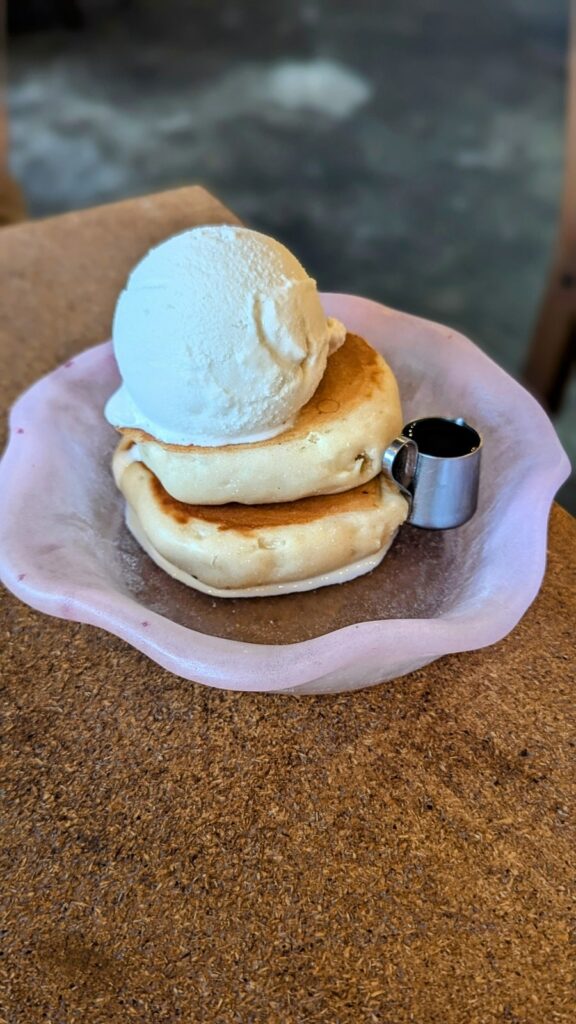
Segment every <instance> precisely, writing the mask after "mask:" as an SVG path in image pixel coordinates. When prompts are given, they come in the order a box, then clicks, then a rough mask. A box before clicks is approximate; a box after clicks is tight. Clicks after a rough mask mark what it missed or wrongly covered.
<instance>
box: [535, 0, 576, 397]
mask: <svg viewBox="0 0 576 1024" xmlns="http://www.w3.org/2000/svg"><path fill="white" fill-rule="evenodd" d="M570 13H571V19H570V20H571V31H570V46H569V57H568V95H567V110H566V155H565V170H564V190H563V197H562V206H561V213H560V224H559V228H558V237H557V242H556V251H555V254H554V259H553V263H552V270H551V273H550V277H549V279H548V284H547V286H546V290H545V292H544V297H543V299H542V302H541V305H540V310H539V313H538V317H537V320H536V325H535V328H534V334H533V337H532V342H531V346H530V350H529V353H528V359H527V362H526V367H525V369H524V374H523V377H524V382H525V383H526V386H527V387H528V388H529V390H530V391H532V393H533V394H534V395H535V396H536V398H538V400H539V401H540V402H542V404H543V405H544V406H545V407H546V408H547V409H548V410H549V411H550V412H557V411H558V409H559V408H560V405H561V402H562V398H563V395H564V392H565V389H566V385H567V383H568V379H569V375H570V370H571V367H572V364H573V362H574V360H575V358H576V0H571V4H570Z"/></svg>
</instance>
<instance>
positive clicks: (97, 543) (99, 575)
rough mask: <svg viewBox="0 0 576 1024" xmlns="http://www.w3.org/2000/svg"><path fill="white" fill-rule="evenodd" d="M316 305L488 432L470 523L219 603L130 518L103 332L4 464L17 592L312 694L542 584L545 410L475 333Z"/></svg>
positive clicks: (179, 663) (491, 639)
mask: <svg viewBox="0 0 576 1024" xmlns="http://www.w3.org/2000/svg"><path fill="white" fill-rule="evenodd" d="M323 301H324V304H325V307H326V310H327V312H328V313H329V314H330V315H333V316H337V317H339V318H340V319H341V320H343V321H344V322H345V323H346V325H347V326H348V328H349V329H350V330H352V331H354V332H356V333H357V334H361V335H363V336H364V337H365V338H366V339H367V340H368V341H370V342H371V343H372V344H373V345H374V346H375V348H377V349H379V350H380V351H381V352H382V353H383V354H384V356H385V357H386V359H387V360H388V361H389V363H390V364H391V366H392V368H393V370H394V371H395V373H396V375H397V377H398V380H399V383H400V390H401V393H402V397H403V405H404V413H405V419H406V420H409V419H412V418H415V417H419V416H428V415H442V416H453V417H455V416H464V417H465V418H466V419H467V420H468V422H470V423H472V424H473V425H474V426H475V427H476V428H477V429H478V430H479V431H480V432H481V433H482V434H483V436H484V454H483V467H482V477H481V485H480V503H479V509H478V512H477V514H476V516H475V517H474V519H472V520H471V521H470V522H469V523H467V524H466V526H463V527H461V528H460V529H458V530H454V531H447V532H443V533H432V532H428V531H423V530H417V529H415V528H413V527H404V528H403V529H402V531H401V533H400V535H399V537H398V539H397V541H396V543H395V544H394V546H393V548H392V550H391V551H390V553H389V555H388V556H387V557H386V558H385V560H384V562H383V563H382V564H381V566H380V567H379V568H378V569H376V570H374V572H372V573H370V574H369V575H368V576H364V577H361V578H359V579H357V580H353V581H352V582H350V583H346V584H342V585H340V586H333V587H327V588H324V589H321V590H316V591H311V592H309V593H305V594H294V595H287V596H283V597H275V598H253V599H245V598H244V599H238V600H217V599H213V598H210V597H206V596H205V595H203V594H200V593H198V592H196V591H193V590H189V589H188V588H187V587H185V586H184V585H183V584H180V583H177V582H176V581H175V580H173V579H171V578H170V577H168V576H167V575H166V574H165V573H163V572H162V571H161V570H160V569H158V568H157V567H156V566H155V565H154V564H153V563H152V562H151V561H150V559H149V558H148V557H147V556H146V555H145V554H144V553H143V552H142V551H141V550H140V549H139V547H138V546H137V544H136V542H135V541H134V540H133V539H132V537H131V536H130V535H129V534H128V532H127V530H126V528H125V526H124V522H123V505H122V499H121V497H120V495H119V494H118V493H117V491H116V489H115V487H114V484H113V481H112V478H111V475H110V470H109V464H110V456H111V453H112V450H113V448H114V445H115V439H116V434H115V432H114V431H113V430H112V428H111V427H109V426H108V424H107V423H106V422H105V421H104V419H103V417H102V407H103V405H104V402H105V400H106V398H107V397H108V396H109V395H110V394H111V392H112V391H113V390H114V389H115V388H116V387H117V384H118V373H117V369H116V364H115V361H114V357H113V354H112V348H111V345H110V343H109V342H106V343H104V344H103V345H99V346H97V347H96V348H93V349H90V350H89V351H87V352H84V353H82V354H81V355H79V356H77V357H76V358H75V359H73V360H70V361H69V362H68V363H66V365H64V366H61V367H60V368H59V369H57V370H55V371H54V372H53V373H51V374H49V375H48V376H47V377H45V378H43V379H42V380H40V381H39V382H38V383H37V384H35V385H34V386H33V387H32V388H30V389H29V390H28V391H27V392H26V393H25V394H24V395H22V397H21V398H20V399H19V400H18V401H17V402H16V404H15V406H14V408H13V410H12V413H11V417H10V428H11V430H10V441H9V444H8V448H7V450H6V453H5V455H4V458H3V460H2V462H1V463H0V578H1V579H2V580H3V582H4V583H5V585H6V586H7V587H8V588H9V589H10V590H11V591H12V592H13V593H14V594H16V595H17V596H18V597H19V598H20V599H21V600H22V601H25V602H27V603H28V604H29V605H31V606H32V607H33V608H37V609H39V610H40V611H44V612H47V613H49V614H51V615H56V616H60V617H61V618H65V619H73V620H77V621H79V622H86V623H91V624H92V625H95V626H99V627H100V628H102V629H107V630H109V631H110V632H111V633H115V634H116V635H117V636H119V637H122V638H123V639H124V640H126V641H127V642H128V643H130V644H132V645H133V646H134V647H136V648H138V649H139V650H140V651H143V652H144V654H146V655H148V656H149V657H150V658H152V659H154V660H155V661H157V662H158V663H159V664H160V665H163V666H164V667H165V668H166V669H168V670H169V671H171V672H175V673H177V674H178V675H181V676H184V677H185V678H186V679H193V680H196V681H198V682H201V683H206V684H208V685H211V686H218V687H226V688H229V689H236V690H267V691H279V690H283V691H286V692H297V693H318V692H335V691H339V690H347V689H355V688H358V687H362V686H367V685H369V684H372V683H377V682H379V681H382V680H384V679H391V678H394V677H396V676H400V675H403V674H404V673H406V672H410V671H412V670H413V669H416V668H419V667H420V666H422V665H425V664H426V663H428V662H430V661H432V660H434V659H435V658H439V657H441V656H442V655H444V654H448V653H451V652H454V651H465V650H473V649H475V648H478V647H484V646H487V645H488V644H492V643H495V641H497V640H499V639H501V638H502V637H503V636H505V635H506V634H507V633H508V632H509V631H510V630H511V629H513V627H514V626H515V625H516V623H517V622H518V620H519V619H520V618H521V616H522V615H523V614H524V612H525V611H526V609H527V608H528V606H529V605H530V603H531V602H532V601H533V599H534V597H535V596H536V594H537V592H538V589H539V587H540V584H541V581H542V577H543V574H544V568H545V557H546V535H547V521H548V515H549V512H550V507H551V504H552V501H553V498H554V495H555V493H556V491H557V489H558V487H559V486H560V485H561V484H562V482H563V481H564V479H565V478H566V476H567V475H568V472H569V464H568V460H567V458H566V455H565V454H564V452H563V450H562V447H561V445H560V442H559V441H558V438H557V436H556V433H555V431H554V428H553V427H552V424H551V423H550V421H549V420H548V418H547V416H546V415H545V413H544V412H543V410H542V409H541V407H540V406H539V405H538V404H537V403H536V402H535V401H534V399H533V398H531V397H530V395H528V394H527V392H526V391H524V389H523V388H521V387H520V386H519V385H518V384H516V383H515V382H514V381H513V380H512V379H511V378H510V377H509V376H508V375H507V374H506V373H504V371H503V370H501V369H500V368H499V367H498V366H496V365H495V363H493V362H492V361H491V360H490V359H489V358H488V357H487V356H485V355H484V354H483V353H482V352H481V351H480V350H479V349H478V348H476V346H475V345H473V344H472V342H470V341H468V340H467V339H466V338H464V337H462V336H461V335H459V334H457V333H456V332H455V331H452V330H450V329H449V328H446V327H442V326H440V325H438V324H433V323H430V322H428V321H425V320H420V319H418V318H416V317H413V316H408V315H407V314H405V313H398V312H395V311H393V310H390V309H387V308H385V307H383V306H381V305H378V304H377V303H374V302H370V301H368V300H367V299H361V298H354V297H352V296H346V295H325V296H324V297H323Z"/></svg>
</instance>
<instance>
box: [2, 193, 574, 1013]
mask: <svg viewBox="0 0 576 1024" xmlns="http://www.w3.org/2000/svg"><path fill="white" fill-rule="evenodd" d="M227 216H229V215H227V213H226V211H223V209H222V207H220V206H219V205H218V204H217V203H216V201H215V200H212V199H211V198H210V197H209V196H207V194H206V193H205V192H203V191H202V190H199V189H182V190H179V191H174V192H170V193H165V194H162V195H158V196H151V197H147V198H144V199H135V200H130V201H128V202H125V203H121V204H118V205H115V206H108V207H102V208H100V209H94V210H88V211H85V212H80V213H74V214H70V215H66V216H63V217H58V218H55V219H54V220H51V221H45V222H38V223H34V224H22V225H19V226H16V227H10V228H5V229H4V230H3V231H2V232H0V292H1V300H2V319H1V322H0V403H1V406H2V413H3V417H2V426H1V428H0V429H1V431H2V440H3V439H4V437H5V416H4V411H5V409H6V407H7V406H8V405H9V404H10V403H11V402H12V401H13V400H14V398H16V396H17V395H18V394H19V392H20V391H21V390H22V389H23V388H24V387H26V386H27V385H28V384H30V383H32V382H33V381H34V380H35V379H36V378H37V377H38V376H39V375H41V374H42V373H45V372H47V371H48V370H50V369H52V368H53V367H55V366H56V365H57V364H58V363H60V362H63V361H65V360H66V359H67V358H69V357H70V356H71V355H72V354H73V353H75V352H78V351H80V350H81V349H84V348H86V347H88V346H89V345H91V344H94V343H96V342H98V341H101V340H102V339H103V338H105V337H106V336H108V334H109V328H110V322H111V314H112V310H113V307H114V303H115V300H116V297H117V293H118V291H119V289H120V287H121V286H122V284H123V281H124V279H125V276H126V273H127V271H128V269H129V268H130V267H131V265H132V264H133V263H134V262H135V261H136V260H137V259H138V258H139V257H140V256H141V255H143V253H144V252H145V251H146V250H147V249H148V248H149V247H150V245H152V244H154V243H156V242H158V241H159V240H160V239H162V238H164V237H166V236H167V235H169V234H172V233H174V232H176V231H178V230H181V229H183V228H185V227H187V226H189V225H191V224H193V223H198V222H203V221H204V222H205V221H207V220H216V221H217V220H219V219H226V218H227ZM39 501H41V495H39ZM575 539H576V528H575V524H574V521H573V520H572V519H571V518H570V517H569V516H568V515H567V514H566V513H565V512H563V511H562V510H561V509H560V508H558V507H555V508H554V509H553V514H552V517H551V524H550V543H549V564H548V569H547V573H546V579H545V582H544V586H543V588H542V591H541V593H540V595H539V597H538V599H537V600H536V602H535V604H534V605H533V606H532V608H531V609H530V610H529V612H528V613H527V614H526V616H525V618H524V619H523V621H522V622H521V623H520V625H519V626H518V627H517V628H516V629H515V630H514V632H513V633H512V634H511V635H510V636H509V637H507V638H506V639H505V640H504V641H502V642H501V643H499V644H497V645H496V646H494V647H492V648H489V649H487V650H483V651H476V652H473V653H469V654H464V655H455V656H451V657H449V658H445V659H443V660H441V661H439V662H436V663H435V664H433V665H431V666H429V667H427V668H425V669H422V670H421V671H419V672H416V673H414V674H412V675H410V676H407V677H405V678H403V679H400V680H398V681H396V682H393V683H386V684H383V685H380V686H377V687H374V688H372V689H369V690H366V691H363V692H356V693H351V694H349V695H348V694H340V695H337V696H332V697H330V696H328V697H326V696H324V697H287V696H270V695H267V694H252V695H248V694H242V693H230V692H222V691H216V690H210V689H207V688H204V687H201V686H198V685H195V684H192V683H189V682H185V681H184V680H181V679H179V678H176V677H174V676H170V675H168V674H167V673H166V672H165V671H163V670H162V669H161V668H159V667H158V666H157V665H156V664H154V663H152V662H150V661H148V660H147V659H146V658H144V657H143V656H142V655H140V654H139V653H138V652H136V651H135V650H133V649H131V648H130V647H128V646H127V645H126V644H124V643H123V642H121V641H120V640H118V639H116V638H115V637H113V636H110V635H107V634H105V633H103V632H100V631H98V630H96V629H93V628H90V627H87V626H81V625H76V624H73V623H69V622H61V621H57V620H54V619H50V618H47V617H44V616H42V615H40V614H38V613H36V612H33V611H32V610H30V609H29V608H27V607H25V606H24V605H22V604H20V603H19V602H18V601H16V599H14V598H13V597H12V596H11V595H10V594H8V593H6V592H5V591H3V590H2V591H1V592H0V679H1V683H2V703H3V708H4V716H3V732H4V746H3V754H2V765H1V768H0V771H1V779H2V781H1V785H2V789H3V803H4V821H3V825H2V839H1V842H2V852H3V865H2V881H1V884H0V890H1V899H2V902H3V904H4V909H3V920H4V923H3V924H2V931H1V932H0V935H1V944H2V950H1V952H2V957H1V959H0V965H1V966H0V971H1V972H2V975H3V978H2V984H1V986H0V1005H1V1006H2V1010H1V1011H0V1021H2V1022H6V1024H36V1022H50V1024H69V1022H70V1024H72V1022H74V1024H76V1022H82V1024H100V1022H102V1024H112V1022H114V1024H115V1022H124V1021H141V1022H143V1024H144V1022H146V1024H148V1022H151V1024H156V1022H158V1024H160V1022H172V1021H174V1022H176V1021H185V1022H187V1024H190V1022H210V1024H212V1022H214V1024H233V1022H234V1024H236V1022H238V1024H260V1022H262V1024H264V1022H266V1024H268V1022H272V1024H273V1022H278V1024H312V1022H326V1024H363V1022H370V1024H404V1022H416V1024H456V1022H458V1024H460V1022H461V1024H470V1022H472V1024H476V1022H478V1024H480V1022H482V1024H483V1022H490V1024H492V1022H502V1024H553V1022H554V1024H560V1022H566V1024H569V1022H573V1021H574V1020H575V1019H576V1008H575V1006H576V1003H575V989H574V984H573V982H574V973H575V972H574V966H575V963H576V914H575V911H574V902H573V897H574V893H573V891H571V886H572V885H573V880H574V868H575V866H576V836H575V832H574V827H573V818H572V814H573V810H574V806H573V798H574V791H575V788H576V787H575V781H576V778H575V776H576V771H575V762H576V746H575V744H576V729H575V716H574V679H575V676H576V658H575V653H574V636H573V624H574V613H575V610H576V599H575V591H574V583H575V580H576V572H575V568H576V565H575V562H576V559H575Z"/></svg>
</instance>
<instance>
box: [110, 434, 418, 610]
mask: <svg viewBox="0 0 576 1024" xmlns="http://www.w3.org/2000/svg"><path fill="white" fill-rule="evenodd" d="M113 470H114V476H115V479H116V483H117V485H118V487H119V489H120V490H121V491H122V493H123V495H124V497H125V499H126V503H127V515H126V522H127V525H128V528H129V529H130V530H131V532H132V533H133V534H134V536H135V538H136V540H137V541H138V542H139V543H140V544H141V546H142V547H143V548H144V550H145V551H146V552H147V553H148V554H149V555H150V557H151V558H152V559H153V560H154V561H155V562H156V563H157V564H158V565H159V566H160V567H161V568H162V569H164V570H165V571H166V572H168V573H169V574H170V575H171V576H174V577H175V578H176V579H179V580H181V581H182V582H183V583H186V584H187V585H189V586H192V587H195V588H196V589H198V590H202V591H204V592H206V593H209V594H213V595H215V596H219V597H252V596H257V595H264V594H266V595H269V594H278V593H290V592H291V591H297V590H304V589H311V588H313V587H319V586H326V585H327V584H331V583H341V582H344V581H345V580H347V579H353V578H354V577H355V576H358V575H361V574H362V573H365V572H369V571H370V570H371V569H373V568H374V567H375V566H376V565H378V563H379V562H380V561H381V560H382V558H383V557H384V555H385V554H386V552H387V550H388V548H389V547H390V545H391V543H392V541H393V539H394V537H395V535H396V532H397V530H398V528H399V526H400V525H401V524H402V523H403V522H404V520H405V519H406V516H407V514H408V505H407V502H406V500H405V498H403V497H402V496H401V495H400V494H399V493H398V491H397V490H396V489H395V488H394V487H392V486H391V485H390V484H389V483H388V482H387V481H386V480H384V478H383V477H382V476H380V477H377V478H376V479H374V480H371V481H370V482H369V483H367V484H364V485H362V486H360V487H355V488H354V489H353V490H350V491H345V492H343V493H341V494H336V495H324V496H321V497H312V498H302V499H300V500H298V501H292V502H281V503H277V504H272V505H257V506H246V505H238V504H229V505H223V506H222V505H221V506H209V505H187V504H184V503H182V502H179V501H176V500H175V499H174V498H171V497H170V495H169V494H168V493H167V492H166V491H165V490H164V488H163V487H162V485H161V484H160V483H159V481H158V480H157V479H156V477H155V476H154V475H153V474H152V473H151V472H150V470H149V469H148V468H147V467H146V466H144V465H143V463H141V462H138V461H134V456H133V454H132V453H131V450H130V449H129V448H127V447H126V443H125V442H121V443H120V445H119V446H118V448H117V450H116V452H115V455H114V459H113Z"/></svg>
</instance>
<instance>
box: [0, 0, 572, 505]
mask: <svg viewBox="0 0 576 1024" xmlns="http://www.w3.org/2000/svg"><path fill="white" fill-rule="evenodd" d="M567 2H568V0H483V2H482V4H472V3H463V2H462V0H404V2H402V3H398V2H397V0H162V2H160V0H156V2H154V0H9V2H8V56H9V65H8V68H9V70H8V92H7V95H8V114H9V125H10V139H11V141H10V162H11V168H12V174H13V176H14V177H15V179H16V180H17V182H18V183H19V185H20V186H21V188H22V190H23V193H24V197H25V201H26V206H27V212H28V215H29V216H32V217H44V216H47V215H52V214H57V213H60V212H62V211H65V210H70V209H77V208H81V207H84V206H91V205H94V204H98V203H105V202H111V201H113V200H116V199H121V198H124V197H126V196H130V195H136V194H141V193H146V192H151V191H156V190H160V189H166V188H173V187H175V186H180V185H185V184H190V183H196V182H199V183H202V184H204V185H206V186H207V187H208V188H209V189H211V190H212V191H214V192H215V193H216V194H217V195H218V196H219V197H220V198H221V199H222V200H223V201H224V202H225V203H226V204H227V205H228V206H230V207H231V208H232V209H233V210H234V211H235V212H236V213H237V214H238V215H239V216H240V217H241V218H243V220H245V221H246V222H247V223H248V224H249V225H251V226H253V227H255V228H258V229H260V230H263V231H266V232H268V233H270V234H273V235H275V236H276V237H277V238H279V239H281V240H282V241H284V242H285V243H286V244H287V245H288V246H290V247H291V248H292V249H293V250H294V252H295V253H296V254H297V255H298V256H299V258H300V259H301V260H302V262H303V263H304V264H305V266H306V267H307V269H308V270H309V271H310V273H312V274H313V276H315V277H316V278H317V280H318V282H319V285H320V287H321V288H323V289H325V290H329V291H347V292H353V293H357V294H360V295H365V296H369V297H372V298H375V299H378V300H381V301H383V302H385V303H387V304H388V305H391V306H395V307H397V308H400V309H404V310H408V311H410V312H412V313H417V314H419V315H421V316H425V317H429V318H431V319H434V320H439V321H442V322H444V323H449V324H451V325H452V326H454V327H456V328H458V329H460V330H462V331H463V332H464V333H465V334H467V335H468V336H470V337H471V338H472V339H473V340H474V341H476V342H477V344H479V345H480V346H481V347H482V348H483V349H484V350H485V351H486V352H488V353H489V354H490V355H491V356H492V357H493V358H495V359H496V360H497V361H498V362H499V363H500V364H501V365H502V366H504V367H505V368H506V369H507V370H509V371H510V372H511V373H513V374H514V375H515V376H517V377H519V376H521V375H522V370H523V367H524V366H525V364H526V360H527V355H528V349H529V345H530V339H531V336H532V333H533V330H534V324H535V318H536V314H537V310H538V306H539V303H540V300H541V297H542V294H543V292H544V288H545V284H546V280H547V277H548V273H549V270H550V264H551V259H552V253H553V246H554V239H555V235H556V230H557V222H558V216H559V210H560V200H561V194H562V175H563V158H564V141H565V140H564V136H565V122H564V115H565V94H566V74H567V71H566V67H567V29H568V11H567ZM566 372H568V371H566ZM555 423H556V426H557V429H558V431H559V433H560V435H561V437H562V440H563V442H564V444H565V446H566V448H567V449H568V452H569V454H570V456H571V458H572V460H573V461H574V460H575V458H576V382H575V381H574V375H572V379H571V381H570V382H569V385H568V387H567V389H566V391H565V393H564V396H563V399H562V402H561V403H560V408H559V410H558V411H557V413H556V416H555ZM560 500H561V502H562V503H563V504H565V505H566V506H567V507H570V508H571V510H572V511H574V512H576V485H575V484H574V481H573V480H572V481H571V482H569V483H568V484H567V485H566V487H565V488H564V489H563V491H562V494H561V496H560Z"/></svg>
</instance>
